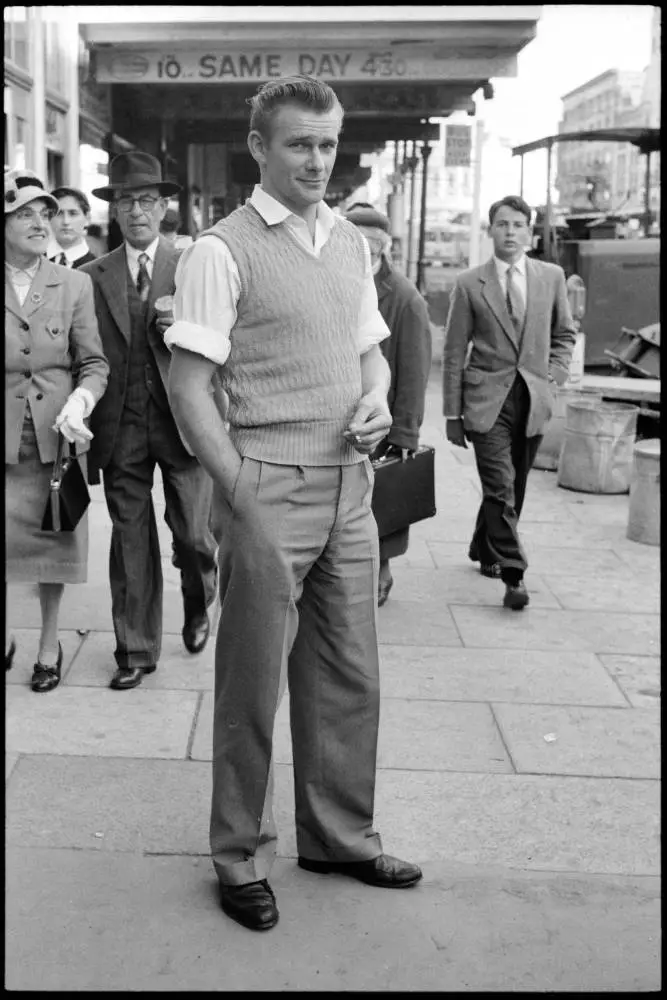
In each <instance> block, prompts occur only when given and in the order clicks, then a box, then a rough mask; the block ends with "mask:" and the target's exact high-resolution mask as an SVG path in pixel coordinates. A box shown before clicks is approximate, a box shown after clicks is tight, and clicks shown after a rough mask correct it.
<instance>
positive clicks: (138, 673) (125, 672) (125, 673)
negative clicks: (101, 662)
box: [109, 663, 156, 691]
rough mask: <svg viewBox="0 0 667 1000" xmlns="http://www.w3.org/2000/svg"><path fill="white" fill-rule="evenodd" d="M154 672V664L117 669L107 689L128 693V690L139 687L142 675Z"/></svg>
mask: <svg viewBox="0 0 667 1000" xmlns="http://www.w3.org/2000/svg"><path fill="white" fill-rule="evenodd" d="M154 670H156V664H155V663H151V664H150V666H148V667H118V669H117V670H116V673H115V674H114V675H113V677H112V678H111V683H110V684H109V687H110V688H113V689H114V691H129V689H130V688H135V687H139V685H140V684H141V682H142V680H143V679H144V674H152V673H153V671H154Z"/></svg>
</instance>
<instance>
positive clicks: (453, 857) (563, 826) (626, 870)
mask: <svg viewBox="0 0 667 1000" xmlns="http://www.w3.org/2000/svg"><path fill="white" fill-rule="evenodd" d="M619 711H620V710H619ZM659 812H660V785H659V782H657V781H643V780H638V779H622V778H579V777H556V776H551V775H532V774H457V773H455V772H453V771H450V772H446V771H431V772H429V771H389V770H382V771H378V779H377V788H376V795H375V825H376V829H377V830H378V831H379V832H380V834H381V835H382V843H383V846H384V849H385V850H386V851H388V852H389V853H390V854H395V855H396V856H398V857H412V858H414V859H415V860H416V861H418V862H420V863H421V861H420V859H423V860H426V859H429V860H430V862H431V863H433V862H436V861H456V862H461V863H464V864H473V865H476V864H481V865H484V864H498V865H502V866H505V867H508V868H530V869H534V870H540V871H570V872H580V873H581V872H589V873H592V872H597V873H604V874H616V875H622V874H635V875H640V874H641V875H657V874H658V873H659V871H660V819H659Z"/></svg>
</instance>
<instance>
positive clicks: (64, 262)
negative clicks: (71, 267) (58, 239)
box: [56, 253, 68, 267]
mask: <svg viewBox="0 0 667 1000" xmlns="http://www.w3.org/2000/svg"><path fill="white" fill-rule="evenodd" d="M56 263H57V264H62V266H63V267H67V266H68V264H67V255H66V254H64V253H61V255H60V257H59V258H58V260H57V261H56Z"/></svg>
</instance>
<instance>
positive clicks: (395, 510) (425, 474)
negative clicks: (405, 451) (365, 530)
mask: <svg viewBox="0 0 667 1000" xmlns="http://www.w3.org/2000/svg"><path fill="white" fill-rule="evenodd" d="M434 458H435V449H434V448H431V447H430V446H429V445H422V446H421V447H420V448H419V449H418V451H416V452H415V454H414V456H412V457H411V458H407V459H406V460H405V461H403V459H402V458H401V457H400V456H395V455H388V456H386V457H383V458H379V459H375V460H374V461H373V469H374V470H375V486H374V487H373V514H374V515H375V520H376V521H377V526H378V534H379V536H380V538H384V537H385V536H386V535H392V534H393V533H394V532H395V531H401V530H402V529H403V528H407V527H409V525H411V524H415V523H416V522H417V521H423V520H425V518H427V517H433V515H434V514H435V466H434Z"/></svg>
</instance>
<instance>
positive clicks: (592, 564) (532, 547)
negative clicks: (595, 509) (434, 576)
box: [427, 532, 623, 588]
mask: <svg viewBox="0 0 667 1000" xmlns="http://www.w3.org/2000/svg"><path fill="white" fill-rule="evenodd" d="M469 534H470V533H469ZM522 537H523V532H522ZM469 540H470V538H469V535H468V538H467V539H466V542H465V544H463V543H462V542H461V541H458V540H456V539H453V540H450V541H447V540H444V541H443V540H440V539H438V538H436V537H435V536H434V537H433V540H432V541H429V542H428V543H427V544H428V547H429V549H430V550H431V554H432V556H433V559H434V561H435V564H436V566H437V567H438V569H445V568H447V567H449V566H451V565H458V566H472V565H473V564H472V563H471V562H470V560H469V559H468V544H467V543H468V542H469ZM524 542H525V548H526V554H527V556H528V573H527V574H526V585H527V586H528V587H529V588H530V579H531V576H532V574H533V573H536V574H537V575H538V576H540V577H543V578H544V579H545V580H546V582H547V584H548V583H549V580H550V579H551V577H552V576H556V575H560V576H562V575H566V576H569V575H570V573H572V572H575V573H578V574H582V573H587V574H590V575H591V576H599V575H600V574H603V573H609V572H615V571H618V570H620V569H621V568H622V565H623V561H622V560H621V558H620V556H618V555H617V554H616V553H615V552H613V551H611V550H609V549H597V550H594V551H588V552H586V554H584V552H583V551H582V550H581V549H577V548H567V547H565V542H564V543H563V546H562V547H557V548H554V547H553V546H545V545H538V544H535V543H528V542H526V540H525V539H524Z"/></svg>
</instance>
